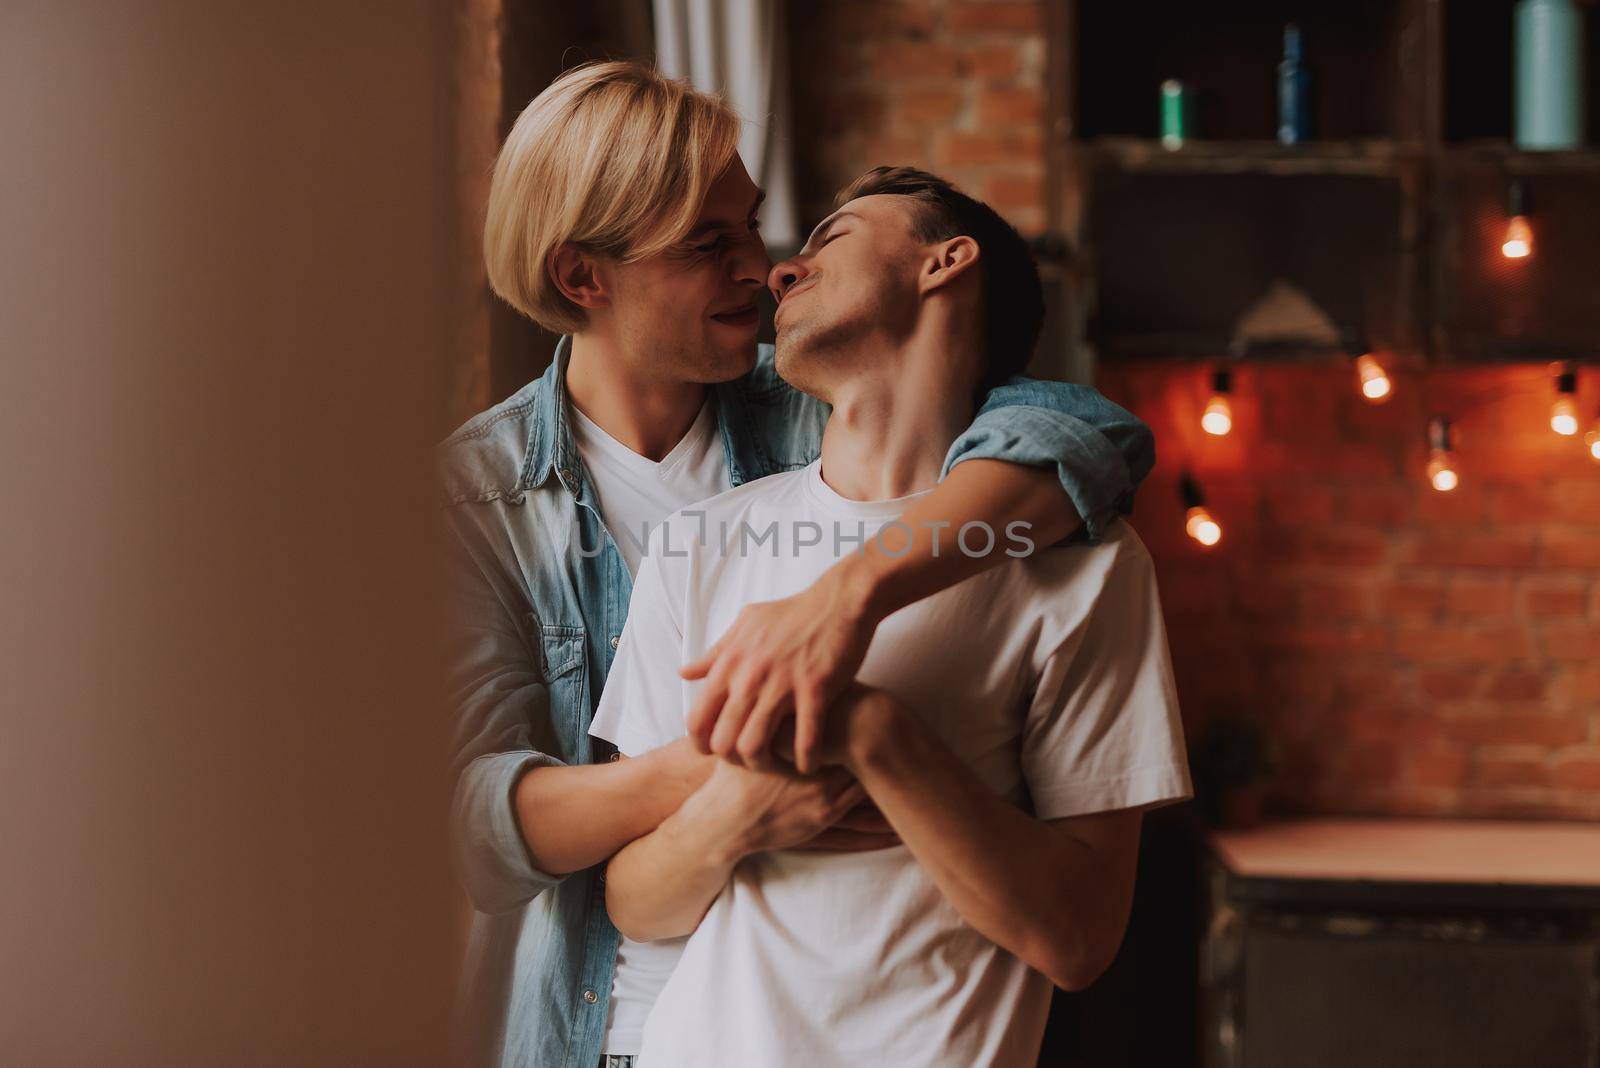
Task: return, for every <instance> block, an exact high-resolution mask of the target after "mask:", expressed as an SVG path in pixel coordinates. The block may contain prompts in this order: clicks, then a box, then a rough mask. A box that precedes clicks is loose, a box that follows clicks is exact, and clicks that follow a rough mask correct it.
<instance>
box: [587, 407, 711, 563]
mask: <svg viewBox="0 0 1600 1068" xmlns="http://www.w3.org/2000/svg"><path fill="white" fill-rule="evenodd" d="M715 403H716V402H715V400H714V399H713V398H712V397H709V396H708V397H707V398H706V402H705V404H703V405H702V406H701V408H700V414H699V415H698V416H697V417H696V418H695V421H694V425H693V426H691V427H690V428H689V432H688V433H687V434H685V435H684V436H683V439H682V440H681V441H679V442H678V444H676V445H674V446H673V447H672V451H671V452H669V453H667V455H665V456H663V457H662V458H661V460H660V461H659V462H657V461H655V460H651V459H649V458H648V457H645V456H640V455H639V454H638V453H636V452H634V451H633V450H632V449H630V448H628V447H627V446H626V445H624V444H623V443H622V442H620V441H618V440H617V439H616V438H614V437H612V436H611V435H610V434H607V433H606V432H605V431H604V430H602V429H601V427H600V424H599V423H596V422H595V421H594V420H593V419H590V418H589V417H588V416H587V415H584V414H583V413H582V412H580V411H579V410H578V408H577V405H573V406H572V409H571V410H572V441H573V444H575V445H576V446H577V447H578V455H580V456H582V457H583V466H584V467H586V468H588V470H589V483H590V485H591V486H593V488H594V492H595V496H596V497H598V498H599V504H600V517H601V518H602V519H603V520H605V524H606V529H607V530H609V531H610V532H611V537H612V540H614V541H615V542H616V543H617V549H618V551H619V552H621V553H622V559H623V561H624V562H625V563H627V565H628V574H630V575H637V574H638V573H639V558H640V557H641V556H643V555H644V537H645V531H646V530H647V529H648V528H653V527H654V526H655V525H656V524H657V523H659V522H661V521H662V520H663V519H665V518H666V517H667V516H669V515H671V514H672V513H673V512H676V511H677V510H678V509H680V508H685V507H687V506H689V505H691V504H694V503H696V502H697V501H703V500H705V499H706V498H707V497H710V496H712V495H714V494H717V493H721V492H722V491H723V490H725V489H727V488H728V487H729V486H731V485H733V482H732V480H730V479H729V477H728V461H727V457H726V456H725V455H724V454H723V451H722V435H721V434H719V433H717V415H716V409H715V408H714V407H713V405H714V404H715Z"/></svg>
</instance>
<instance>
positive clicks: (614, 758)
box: [606, 749, 622, 764]
mask: <svg viewBox="0 0 1600 1068" xmlns="http://www.w3.org/2000/svg"><path fill="white" fill-rule="evenodd" d="M606 759H607V760H608V761H610V762H611V763H613V764H615V763H616V762H617V761H619V760H621V759H622V751H621V750H620V749H619V750H617V751H616V752H615V753H612V754H611V755H610V756H608V757H606Z"/></svg>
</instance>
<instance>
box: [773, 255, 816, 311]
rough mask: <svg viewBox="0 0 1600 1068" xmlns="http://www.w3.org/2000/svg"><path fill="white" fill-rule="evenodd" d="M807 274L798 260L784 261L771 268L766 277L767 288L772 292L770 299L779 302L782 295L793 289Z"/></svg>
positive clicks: (803, 265)
mask: <svg viewBox="0 0 1600 1068" xmlns="http://www.w3.org/2000/svg"><path fill="white" fill-rule="evenodd" d="M807 273H808V272H807V271H806V267H805V264H804V263H802V262H801V261H800V260H799V258H795V259H788V260H784V261H783V262H782V263H780V264H778V265H777V266H776V267H774V268H772V271H771V273H770V274H768V275H767V288H768V289H770V290H772V299H774V300H780V301H781V300H782V299H783V296H784V294H785V293H787V292H789V290H791V289H793V288H794V287H795V285H796V284H798V283H799V281H800V279H802V278H804V277H805V276H806V274H807Z"/></svg>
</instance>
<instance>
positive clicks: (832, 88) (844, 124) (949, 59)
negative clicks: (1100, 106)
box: [789, 0, 1045, 234]
mask: <svg viewBox="0 0 1600 1068" xmlns="http://www.w3.org/2000/svg"><path fill="white" fill-rule="evenodd" d="M1042 21H1043V4H1042V3H1039V2H1036V0H870V2H863V0H820V2H812V3H803V4H800V3H797V4H791V5H790V35H789V39H790V42H791V53H790V62H791V64H792V65H793V68H794V72H795V78H794V85H795V88H794V94H795V97H794V111H795V139H796V144H797V145H799V146H800V148H799V152H798V158H797V160H796V179H797V183H798V186H799V191H800V200H801V205H800V207H801V218H802V220H803V221H804V224H805V225H809V224H810V223H813V222H815V221H816V220H818V219H820V218H822V216H823V215H825V214H827V212H828V211H829V210H831V203H832V200H833V195H834V193H835V192H836V191H837V190H838V189H840V188H841V187H842V186H844V185H846V184H847V183H848V182H849V181H850V180H851V179H853V178H855V177H856V176H857V175H858V174H860V173H861V172H862V171H864V170H866V169H867V168H868V167H872V166H876V165H878V164H885V163H887V164H906V165H911V166H917V167H923V168H925V169H928V170H932V171H935V172H936V173H938V174H941V175H943V176H945V177H947V178H950V179H952V180H953V181H955V182H956V183H957V184H958V185H960V186H961V187H962V188H964V189H966V190H967V191H968V192H971V193H972V194H973V195H975V196H978V197H981V198H983V199H984V200H987V201H988V202H989V203H990V204H992V205H993V206H994V207H995V208H996V209H997V210H999V211H1000V212H1002V213H1003V214H1004V215H1006V217H1007V218H1009V219H1010V220H1011V222H1012V223H1013V224H1014V225H1016V226H1017V227H1018V228H1019V229H1021V230H1022V232H1023V233H1024V234H1033V233H1037V232H1038V231H1040V230H1042V229H1043V227H1044V209H1043V181H1044V155H1043V149H1042V137H1041V120H1042V115H1043V109H1044V55H1045V49H1044V38H1043V36H1042Z"/></svg>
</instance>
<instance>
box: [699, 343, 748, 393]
mask: <svg viewBox="0 0 1600 1068" xmlns="http://www.w3.org/2000/svg"><path fill="white" fill-rule="evenodd" d="M705 351H706V352H708V353H711V354H713V356H712V360H711V362H709V363H708V364H707V365H706V366H705V367H704V368H702V373H701V375H700V376H699V377H700V380H701V381H702V382H704V383H705V384H706V385H717V384H718V383H721V382H732V381H733V380H734V379H736V378H743V377H744V376H745V375H747V374H749V373H750V371H751V369H753V368H754V367H755V365H756V352H757V348H756V341H755V338H751V339H750V341H749V343H748V344H742V345H728V344H726V343H724V344H721V345H708V346H707V348H706V350H705Z"/></svg>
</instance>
